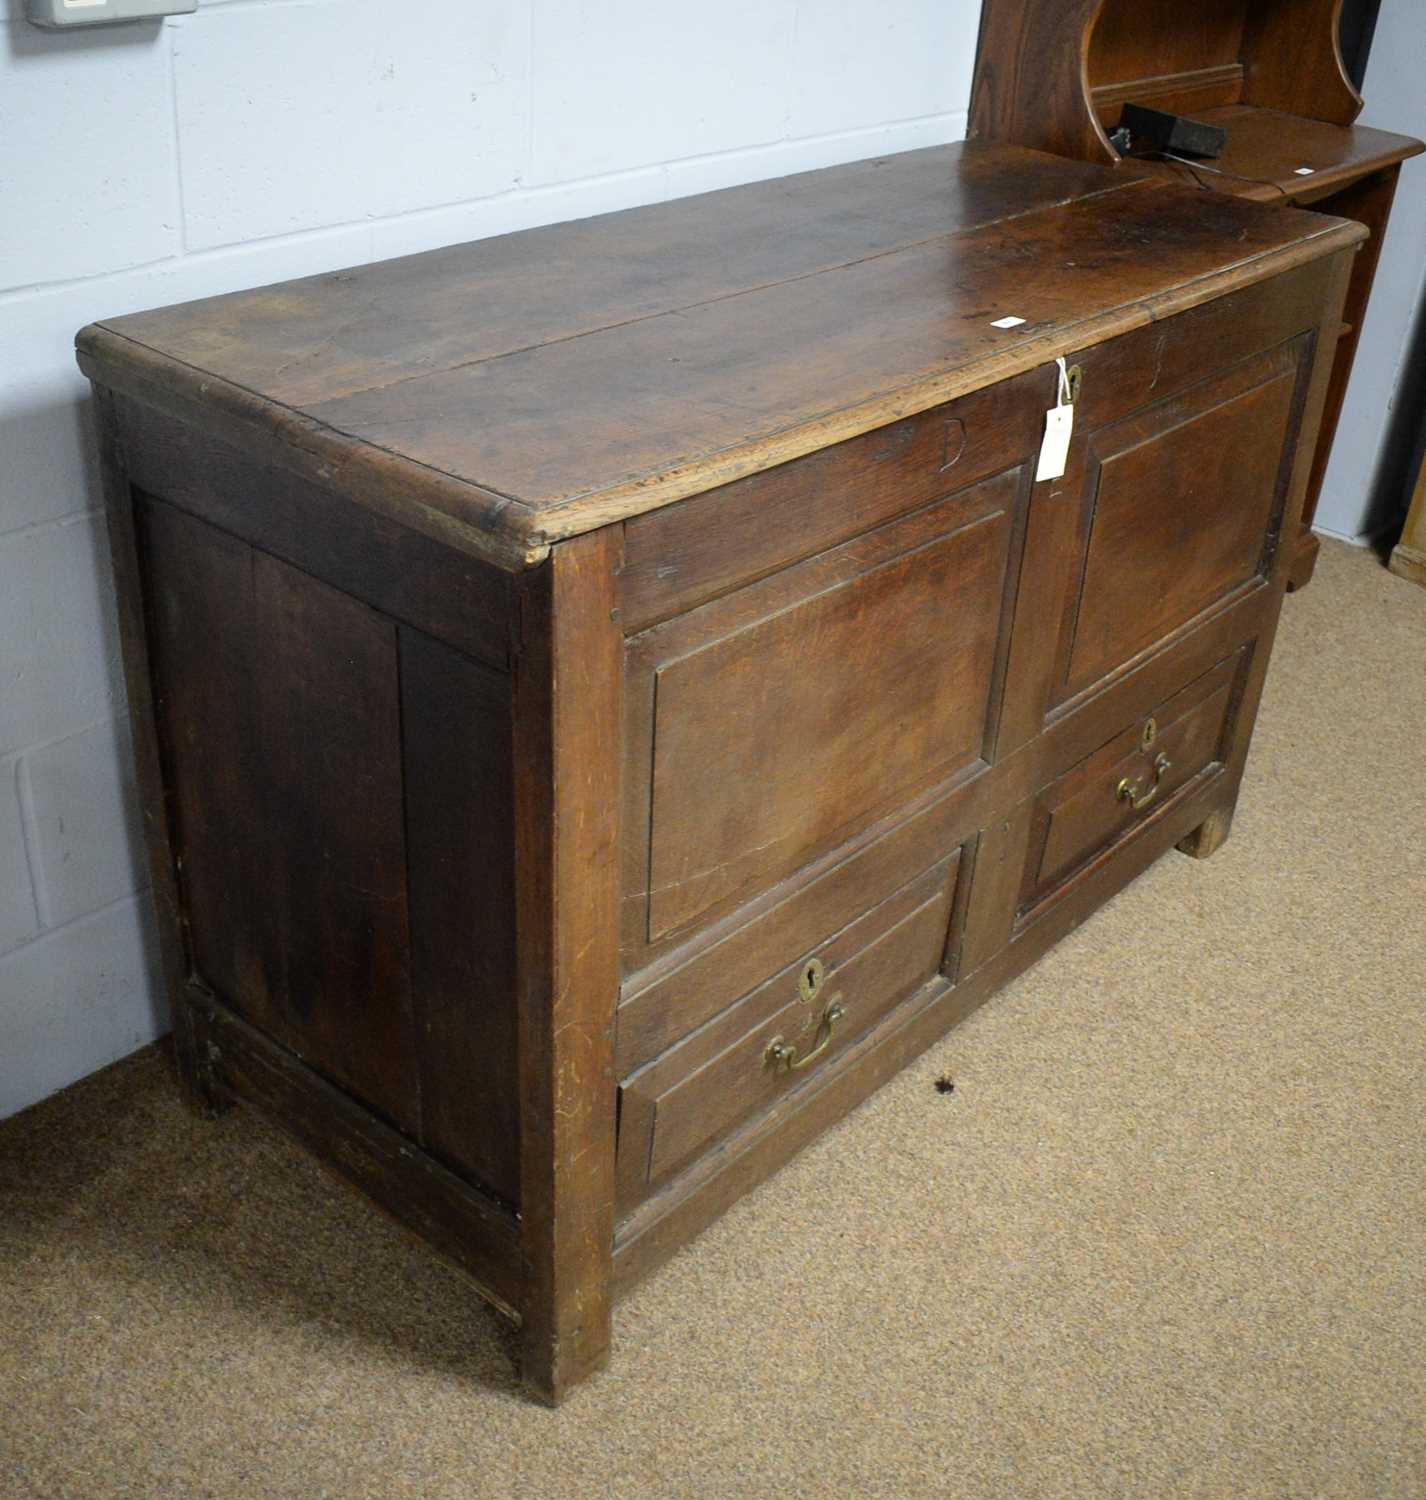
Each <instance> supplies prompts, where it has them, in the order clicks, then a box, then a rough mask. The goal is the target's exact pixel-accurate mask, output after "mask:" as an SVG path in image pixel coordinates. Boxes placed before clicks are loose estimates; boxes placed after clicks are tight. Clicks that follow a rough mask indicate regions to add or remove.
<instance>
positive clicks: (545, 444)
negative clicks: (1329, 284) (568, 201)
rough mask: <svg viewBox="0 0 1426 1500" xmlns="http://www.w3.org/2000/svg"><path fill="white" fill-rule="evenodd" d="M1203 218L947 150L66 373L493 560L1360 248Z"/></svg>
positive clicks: (164, 318) (305, 292) (190, 332)
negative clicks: (194, 415)
mask: <svg viewBox="0 0 1426 1500" xmlns="http://www.w3.org/2000/svg"><path fill="white" fill-rule="evenodd" d="M1203 200H1204V195H1202V194H1199V193H1196V192H1195V193H1193V194H1190V193H1189V192H1187V191H1184V192H1182V193H1178V192H1173V191H1158V190H1155V188H1154V187H1153V185H1152V183H1151V181H1150V180H1148V179H1146V178H1143V177H1142V176H1136V177H1130V176H1128V175H1126V173H1124V172H1122V171H1120V172H1116V171H1113V170H1096V169H1094V168H1093V167H1090V166H1088V165H1073V166H1066V165H1065V164H1064V163H1063V162H1058V163H1056V162H1052V161H1050V160H1049V159H1047V158H1045V157H1043V156H1041V155H1038V154H1037V153H1034V152H1028V151H1025V150H1023V149H1021V148H1019V147H1014V146H1001V145H988V144H980V143H961V144H958V145H954V146H946V147H938V148H933V149H931V150H927V151H921V152H912V153H907V154H906V155H904V156H899V157H893V158H887V159H885V160H884V161H881V162H863V163H857V164H855V165H854V166H851V167H843V168H832V169H829V170H827V171H824V172H816V173H809V174H804V175H803V176H802V177H800V178H793V179H788V180H787V181H785V182H782V183H777V184H767V183H764V184H758V185H755V186H753V187H749V188H737V189H730V190H727V191H725V192H722V193H718V194H713V195H708V196H707V197H706V198H699V199H694V200H689V201H686V202H683V203H679V204H671V205H661V206H660V207H659V208H657V209H647V210H638V211H636V212H633V213H627V214H615V215H606V216H603V217H601V218H599V219H593V220H589V221H586V222H583V223H578V224H573V225H561V226H557V227H552V228H548V229H541V230H532V231H527V232H525V233H522V234H520V235H515V236H503V237H500V238H497V239H493V240H488V241H482V242H479V243H476V244H472V245H466V246H460V247H456V248H453V249H450V250H443V251H436V252H432V253H430V254H428V255H423V256H416V257H408V258H405V259H403V260H400V261H393V262H388V263H385V264H383V265H379V266H372V267H365V268H362V269H359V270H354V271H349V272H339V273H336V274H335V275H329V276H322V277H315V278H309V279H307V280H304V281H297V282H290V283H287V284H285V285H283V286H281V287H276V288H266V289H260V290H258V291H254V292H243V293H236V294H233V295H231V296H228V297H224V298H218V299H208V300H206V301H203V302H197V303H191V304H188V305H186V306H184V307H180V308H173V309H167V310H165V311H162V312H157V313H142V314H136V315H134V316H131V317H127V318H120V319H116V320H113V321H112V322H109V323H105V324H102V325H94V326H91V327H90V328H88V329H86V330H84V331H83V332H82V333H81V335H80V337H79V348H80V356H81V364H82V365H83V367H84V368H85V370H86V371H87V372H88V373H89V374H90V375H91V376H93V377H94V378H95V379H96V380H98V381H100V382H101V383H104V384H106V385H109V386H112V387H116V388H118V389H121V390H123V389H129V390H131V391H132V393H134V394H136V395H138V396H140V398H141V399H145V400H149V401H151V402H155V403H158V404H163V405H165V406H172V405H173V404H175V403H176V404H180V405H181V404H182V403H184V402H185V401H186V402H189V403H192V402H201V403H202V405H203V407H204V409H205V410H207V411H209V412H210V413H212V414H214V415H215V416H219V417H221V418H222V419H223V420H224V421H225V422H226V423H228V424H229V425H230V429H231V430H234V431H243V430H248V431H252V430H253V429H256V430H258V431H260V432H262V433H263V434H264V435H265V436H267V437H268V438H274V439H276V440H277V441H275V442H273V443H272V444H271V452H272V457H273V459H274V460H275V461H277V462H279V463H283V464H287V465H288V466H290V467H293V468H295V469H296V470H297V471H298V472H300V473H302V474H303V475H304V477H306V478H309V479H315V480H316V481H317V482H318V483H320V484H325V485H328V486H333V487H345V489H346V490H347V492H348V493H350V494H351V495H352V497H353V498H355V499H357V500H358V501H360V502H361V503H363V504H369V505H371V506H373V507H374V508H375V507H382V508H384V509H385V510H386V511H388V512H389V513H395V514H397V515H398V517H399V518H401V519H410V518H411V517H412V516H414V517H415V522H414V524H416V525H417V528H418V529H422V530H426V531H428V532H440V533H441V534H442V535H443V537H444V538H445V539H447V540H449V541H452V542H454V543H455V544H457V545H459V546H461V547H462V548H464V549H465V550H467V551H469V552H472V553H475V554H476V555H480V556H486V557H489V558H490V559H491V560H493V561H496V562H498V563H499V564H500V565H502V566H504V567H507V568H508V567H518V566H521V565H524V564H528V563H532V562H535V561H538V560H539V559H540V558H541V557H542V556H544V555H545V553H546V551H547V549H548V547H549V546H550V544H551V543H552V542H554V541H556V540H558V539H560V538H562V537H567V536H573V535H577V534H579V533H581V532H584V531H588V530H592V529H595V528H597V527H599V526H602V525H605V524H608V523H609V522H611V521H616V520H620V519H624V518H626V517H628V516H632V515H637V514H640V513H642V512H645V511H648V510H653V509H656V508H658V507H659V506H662V505H666V504H668V503H670V502H672V501H674V500H678V499H682V498H684V497H686V496H689V495H692V494H696V493H698V492H699V491H702V490H705V489H708V488H710V487H711V486H713V485H715V484H720V483H725V482H728V481H731V480H734V479H737V478H740V477H742V476H744V475H746V474H750V473H756V472H758V471H760V470H764V469H768V468H771V467H773V466H775V465H777V464H779V463H782V462H785V461H786V460H788V459H790V458H794V457H799V456H801V455H802V454H805V453H809V452H811V451H813V450H815V449H818V448H822V447H825V446H826V445H827V444H828V443H831V442H835V441H839V440H841V439H843V438H847V437H854V436H856V435H858V434H859V433H862V432H866V431H869V430H870V429H872V428H873V427H876V426H880V425H884V424H885V423H887V422H891V421H895V420H898V419H901V418H905V417H908V416H914V415H915V414H917V413H918V412H922V411H925V410H927V409H928V408H929V407H932V406H935V405H937V404H938V403H940V402H943V401H946V400H949V399H951V398H952V397H954V396H956V395H960V394H964V393H966V392H969V391H972V390H975V389H978V388H980V387H982V386H984V385H986V384H987V383H989V382H990V381H992V380H996V379H1003V378H1006V377H1009V376H1012V375H1015V374H1018V373H1020V372H1021V371H1024V370H1027V369H1030V368H1033V367H1034V366H1036V365H1040V364H1043V363H1045V362H1046V361H1047V360H1049V359H1053V358H1054V357H1055V356H1056V355H1058V354H1061V353H1065V352H1067V351H1071V350H1073V349H1074V348H1076V347H1083V346H1084V345H1087V344H1090V343H1094V342H1097V341H1099V340H1101V339H1103V338H1105V337H1107V336H1109V335H1112V334H1115V333H1120V332H1124V331H1126V330H1128V329H1130V328H1134V327H1139V326H1143V325H1144V324H1146V323H1148V322H1150V321H1152V320H1153V319H1154V318H1156V317H1159V316H1163V315H1165V314H1166V313H1167V312H1169V311H1175V310H1179V309H1181V308H1184V307H1189V306H1194V305H1197V304H1198V303H1200V302H1203V301H1206V300H1209V299H1211V298H1212V297H1214V296H1216V295H1219V294H1221V293H1222V292H1224V291H1226V290H1229V289H1231V288H1232V287H1234V286H1238V285H1245V284H1248V283H1250V282H1254V281H1257V280H1261V279H1263V278H1265V277H1268V276H1270V275H1272V274H1273V273H1274V272H1276V271H1281V270H1284V269H1287V268H1288V267H1289V266H1290V265H1292V264H1295V263H1299V262H1301V261H1303V260H1307V259H1314V258H1316V257H1317V256H1319V255H1320V254H1322V253H1324V252H1325V251H1326V250H1327V249H1329V248H1331V247H1332V246H1333V245H1335V244H1338V243H1342V244H1346V243H1350V242H1351V241H1352V239H1353V238H1354V237H1360V233H1361V231H1360V230H1357V229H1355V228H1353V227H1349V226H1346V225H1344V224H1340V223H1336V222H1334V221H1331V220H1327V219H1310V220H1309V219H1300V218H1296V217H1288V216H1284V215H1282V214H1277V213H1271V212H1265V211H1263V210H1261V209H1259V208H1256V207H1254V206H1253V205H1250V204H1243V203H1236V202H1232V201H1229V200H1222V201H1218V200H1215V201H1213V202H1205V201H1203ZM471 309H477V310H478V311H477V315H475V316H472V315H471ZM1007 316H1014V317H1019V318H1022V319H1024V322H1023V323H1022V324H1020V325H1017V326H1016V327H1015V328H1013V329H1000V328H996V327H994V326H993V324H994V323H995V322H996V321H997V320H998V319H1000V318H1002V317H1007ZM734 371H736V380H735V382H734V384H735V385H736V392H737V394H736V395H733V394H732V391H733V385H730V374H731V373H732V372H734ZM392 491H400V492H401V493H400V494H399V496H396V497H393V495H392V493H391V492H392Z"/></svg>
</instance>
